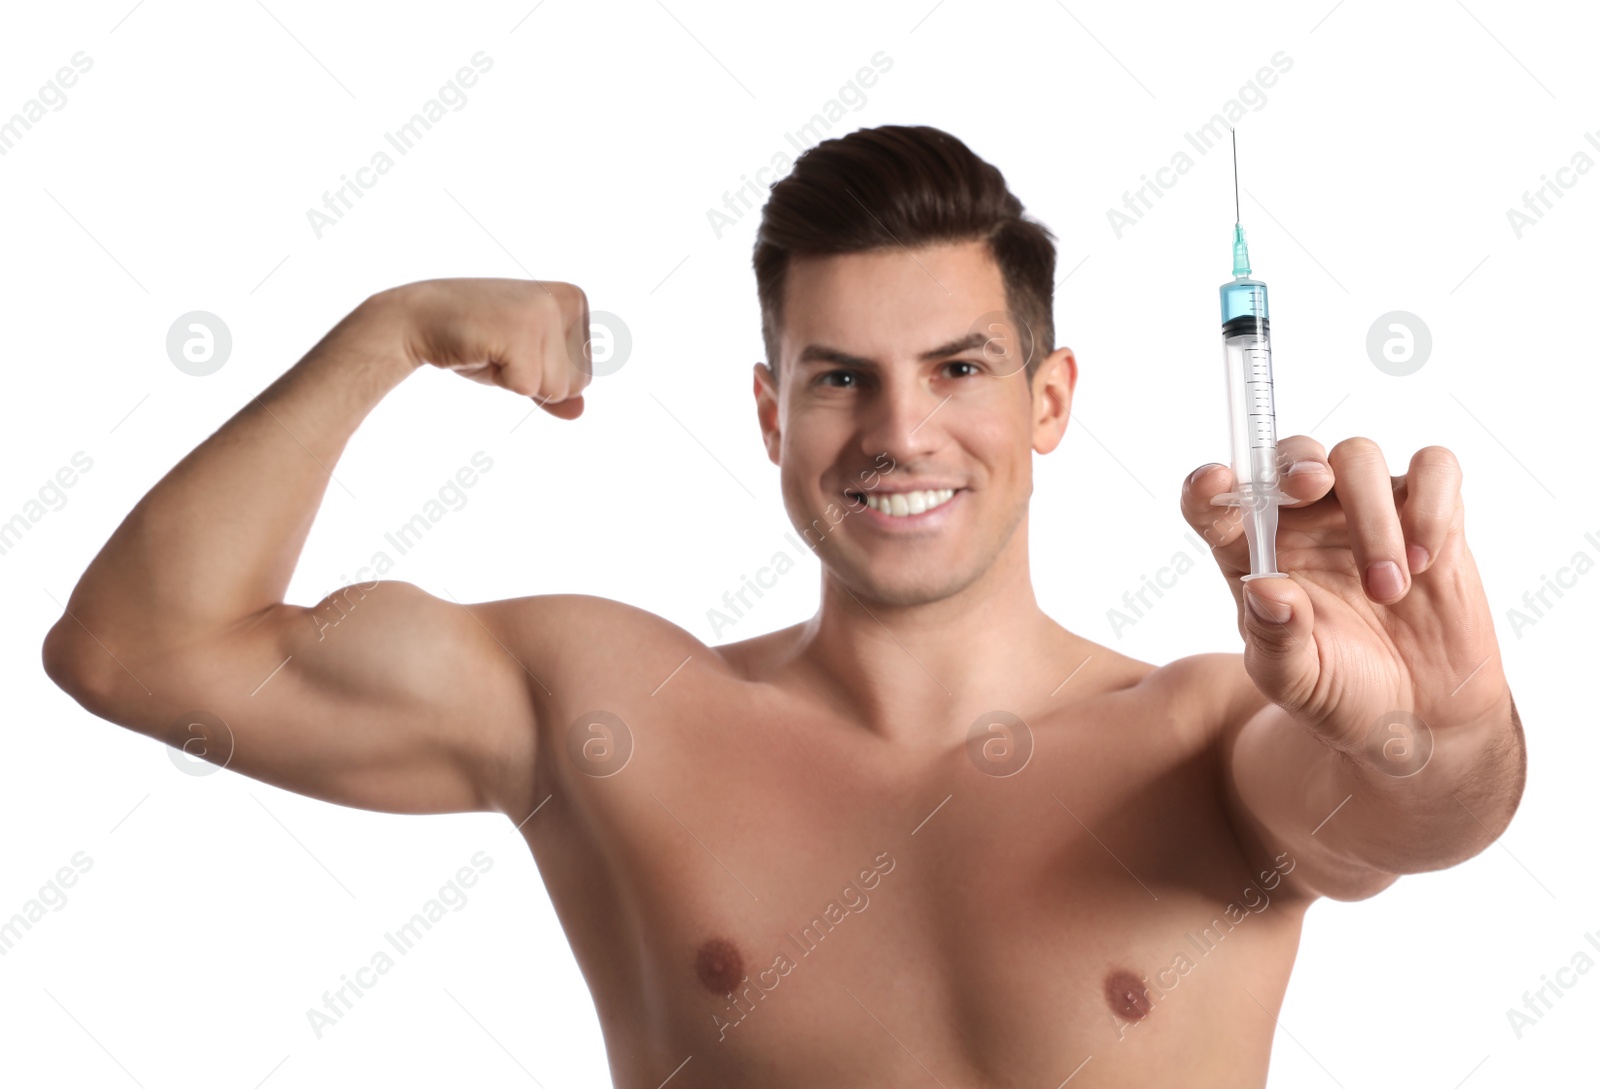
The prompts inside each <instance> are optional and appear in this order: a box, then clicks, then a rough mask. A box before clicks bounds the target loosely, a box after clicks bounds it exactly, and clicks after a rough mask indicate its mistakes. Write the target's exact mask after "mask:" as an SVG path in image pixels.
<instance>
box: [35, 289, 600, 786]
mask: <svg viewBox="0 0 1600 1089" xmlns="http://www.w3.org/2000/svg"><path fill="white" fill-rule="evenodd" d="M587 337H588V306H587V302H586V301H585V299H584V296H583V293H582V292H581V291H580V290H579V289H578V288H576V287H573V286H571V285H568V284H559V283H538V282H534V281H520V280H435V281H425V282H422V283H417V284H409V285H406V286H405V287H400V288H395V289H392V290H390V291H385V292H381V293H379V294H377V295H374V296H373V297H372V298H370V299H368V300H367V301H366V302H364V303H362V304H361V305H360V306H359V307H357V308H356V309H355V310H354V311H352V312H351V313H350V315H349V316H347V317H346V318H345V319H344V320H343V321H341V322H340V323H339V324H338V325H337V326H335V327H334V329H333V330H332V331H330V332H329V333H328V334H327V336H325V337H323V339H322V340H321V341H320V342H319V343H318V344H317V345H316V346H315V347H314V348H312V349H311V351H310V352H308V353H307V354H306V356H305V358H304V359H302V360H301V361H300V362H299V363H298V364H296V365H295V366H294V367H293V368H292V369H290V370H289V371H288V372H287V373H285V374H284V375H283V376H282V377H281V378H279V379H278V380H277V381H276V382H274V383H273V384H272V385H271V386H270V387H269V388H268V389H267V390H265V391H264V392H263V393H262V394H261V395H260V396H259V397H257V398H255V399H253V400H252V401H251V403H250V404H248V405H247V406H245V408H244V409H242V410H241V411H240V412H239V413H238V414H237V415H235V416H234V417H233V418H232V419H230V420H229V421H228V422H227V423H226V424H224V425H223V426H222V427H221V428H219V429H218V430H217V431H216V432H215V433H214V434H213V435H211V437H210V438H208V439H206V441H205V442H203V443H201V444H200V446H198V447H197V448H196V449H195V450H193V451H192V452H191V453H190V454H189V455H188V456H187V457H185V458H184V459H183V460H182V461H180V462H179V463H178V464H177V465H176V466H175V467H174V468H173V469H172V470H171V471H170V472H169V473H167V475H166V476H165V477H163V478H162V480H161V481H160V482H159V483H158V484H156V486H155V487H154V488H152V489H151V490H150V492H149V493H148V494H147V495H146V496H145V497H144V498H143V499H142V500H140V502H139V503H138V505H137V506H135V507H134V509H133V511H132V512H131V513H129V515H128V516H127V518H126V519H125V520H124V521H123V523H122V524H121V525H120V526H119V527H118V528H117V530H116V532H115V533H114V534H113V535H112V537H111V539H110V540H109V541H108V542H107V543H106V545H105V547H104V548H102V549H101V551H100V553H99V555H98V556H96V557H95V559H94V561H93V562H92V563H91V564H90V565H89V568H88V570H87V571H85V573H84V575H83V577H82V578H81V579H80V580H79V582H78V585H77V587H76V588H75V589H74V590H73V593H72V596H71V598H70V600H69V601H68V603H67V615H65V616H63V617H62V618H61V620H59V621H58V622H57V623H56V625H55V626H54V627H53V628H52V629H51V630H50V632H49V634H48V635H47V637H46V639H45V642H44V647H43V656H44V665H45V669H46V672H47V673H48V674H49V675H50V677H51V679H52V680H54V681H55V682H56V683H57V684H58V685H60V686H61V687H62V688H63V689H65V690H66V691H67V692H68V693H70V694H71V695H72V696H73V697H74V698H76V699H77V700H78V701H79V702H80V703H82V704H83V705H84V706H85V707H87V708H88V709H89V710H90V711H92V712H94V713H95V714H97V715H100V716H101V717H103V718H107V719H110V720H111V721H113V722H116V723H118V724H120V725H123V726H126V727H129V728H130V729H133V730H137V731H138V732H140V733H143V734H147V735H149V736H151V737H156V738H159V739H161V740H163V741H166V742H168V743H170V744H173V745H177V746H184V745H185V744H186V743H192V742H194V741H195V740H196V735H204V739H203V741H201V742H200V744H202V745H203V746H204V748H203V751H204V753H205V755H206V756H207V758H208V759H213V760H216V761H218V762H222V761H224V760H225V761H226V762H227V764H228V766H229V767H231V768H233V769H234V770H237V771H240V772H242V773H244V774H246V775H250V776H253V777H256V778H259V779H262V780H265V781H267V782H271V783H274V784H275V785H278V786H282V787H285V788H287V789H290V790H295V791H298V792H300V793H304V794H310V795H313V796H315V797H320V798H324V799H327V800H330V801H336V802H342V803H344V804H348V805H355V806H361V807H363V808H371V809H383V810H389V811H394V812H441V811H455V810H473V809H499V808H503V807H506V806H515V805H519V804H520V803H521V797H520V792H521V791H524V790H526V789H527V784H529V783H530V782H531V770H532V767H531V765H532V760H533V752H534V732H533V705H532V696H531V694H530V692H529V691H528V685H529V683H530V681H529V673H528V672H527V667H526V665H525V664H523V663H520V662H518V661H517V660H515V659H514V658H513V657H512V656H511V654H510V653H509V652H508V651H507V650H506V648H505V638H504V637H503V635H498V634H497V632H499V631H501V629H503V628H504V627H505V625H506V624H507V622H508V616H509V612H510V610H511V608H512V606H513V603H508V602H496V603H490V604H487V605H474V606H461V605H457V604H455V603H452V602H447V601H442V600H440V599H438V598H435V597H433V596H432V595H430V594H427V593H425V592H423V591H422V590H420V589H418V588H417V587H415V586H412V585H410V584H407V583H403V582H380V583H377V584H375V585H374V584H371V583H368V584H365V585H361V586H352V587H346V588H345V589H343V590H340V591H336V592H335V593H334V594H332V595H329V598H328V599H325V601H324V602H322V603H321V604H319V605H318V606H312V607H304V606H295V605H288V604H285V603H284V601H283V595H284V593H285V590H286V588H287V586H288V584H289V579H290V576H291V575H292V574H293V571H294V566H295V563H296V562H297V560H298V558H299V555H300V551H301V548H302V547H303V545H304V543H305V540H306V536H307V534H308V533H309V531H310V529H311V523H312V521H313V519H314V517H315V515H316V512H317V508H318V506H319V505H320V503H321V501H322V497H323V494H324V493H325V491H326V489H327V486H328V479H329V477H330V475H331V473H332V471H333V468H334V466H335V464H336V463H337V461H338V459H339V455H340V454H341V453H342V452H343V450H344V447H345V444H346V443H347V442H348V441H349V439H350V436H351V435H352V434H353V433H354V431H355V429H356V427H357V426H359V424H360V423H361V421H362V420H363V419H364V418H365V417H366V415H367V413H368V412H370V411H371V410H372V408H373V407H374V406H375V405H376V404H377V403H378V402H379V401H380V400H381V399H382V398H383V397H384V396H385V395H386V394H387V393H388V392H389V391H390V390H392V389H393V388H394V387H395V386H397V385H399V383H400V382H401V381H403V380H404V379H405V378H406V376H407V375H409V374H410V373H411V372H412V371H414V370H415V369H416V368H417V367H418V366H420V365H422V364H423V363H431V364H433V365H436V366H440V367H445V368H449V369H452V370H457V371H459V372H461V373H463V374H465V375H467V376H468V377H471V378H473V379H475V380H477V381H480V382H484V383H487V384H494V385H500V386H503V387H505V388H507V389H510V390H513V391H515V392H517V393H521V394H523V395H526V396H530V397H533V398H534V399H535V400H536V401H537V402H538V403H539V404H540V405H541V406H542V407H544V408H545V409H546V411H548V412H550V413H551V414H552V415H555V416H558V417H562V418H566V419H572V418H574V417H576V416H577V415H578V414H580V413H581V412H582V411H583V400H582V390H583V388H584V387H585V386H586V385H587V383H588V381H589V369H588V366H587V356H586V341H587ZM334 608H336V609H338V610H339V613H338V614H337V615H340V616H345V617H346V618H345V619H342V620H341V621H340V623H339V624H338V625H337V626H336V627H330V624H329V623H328V621H327V619H326V618H327V616H328V615H330V609H334ZM269 678H270V679H269ZM263 682H265V683H263ZM197 711H198V712H203V714H201V715H196V714H194V712H197ZM213 716H214V718H215V719H216V720H220V722H221V724H222V725H220V726H219V725H218V724H217V723H216V722H214V721H213ZM213 734H215V735H216V736H212V735H213ZM190 747H191V749H193V748H194V747H195V746H194V745H193V744H191V745H190Z"/></svg>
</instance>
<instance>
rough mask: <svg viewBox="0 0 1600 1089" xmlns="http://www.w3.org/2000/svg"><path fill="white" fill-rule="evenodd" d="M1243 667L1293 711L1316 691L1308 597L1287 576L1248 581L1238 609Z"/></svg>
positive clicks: (1272, 697)
mask: <svg viewBox="0 0 1600 1089" xmlns="http://www.w3.org/2000/svg"><path fill="white" fill-rule="evenodd" d="M1239 626H1240V634H1241V635H1243V636H1244V642H1245V649H1244V665H1245V671H1246V672H1247V673H1249V674H1250V679H1251V680H1253V681H1255V683H1256V687H1257V688H1259V689H1261V693H1262V694H1263V695H1264V696H1266V697H1267V698H1268V699H1270V700H1272V702H1274V703H1276V704H1277V705H1278V706H1280V707H1282V708H1284V709H1285V710H1287V711H1290V712H1291V713H1292V712H1295V711H1298V710H1299V709H1300V708H1301V707H1303V706H1305V705H1306V704H1307V702H1309V700H1310V699H1311V697H1312V695H1313V694H1314V693H1315V692H1316V690H1317V676H1318V672H1319V669H1320V666H1319V662H1318V658H1317V655H1316V653H1315V652H1314V651H1312V649H1311V647H1312V645H1313V644H1312V639H1311V633H1312V628H1313V627H1314V626H1315V617H1314V616H1313V615H1312V608H1311V598H1310V597H1309V596H1307V594H1306V592H1305V590H1304V589H1303V588H1301V586H1300V585H1299V584H1298V583H1296V582H1295V581H1294V580H1293V579H1292V578H1290V577H1288V576H1287V575H1282V576H1278V577H1276V578H1257V579H1249V580H1247V581H1246V582H1245V583H1244V606H1243V608H1241V609H1240V618H1239Z"/></svg>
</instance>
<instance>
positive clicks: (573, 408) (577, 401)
mask: <svg viewBox="0 0 1600 1089" xmlns="http://www.w3.org/2000/svg"><path fill="white" fill-rule="evenodd" d="M539 407H540V408H542V409H544V410H545V411H546V412H548V413H550V415H552V416H555V417H556V418H557V419H562V420H576V419H577V418H578V417H579V416H582V415H583V394H581V393H579V394H576V395H575V396H572V397H568V398H567V399H566V400H565V401H545V402H542V403H541V404H540V405H539Z"/></svg>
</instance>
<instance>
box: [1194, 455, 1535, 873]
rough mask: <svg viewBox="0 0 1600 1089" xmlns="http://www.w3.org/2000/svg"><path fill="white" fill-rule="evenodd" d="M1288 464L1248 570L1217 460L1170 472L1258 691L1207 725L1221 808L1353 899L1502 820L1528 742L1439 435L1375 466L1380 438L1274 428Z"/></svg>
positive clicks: (1495, 828)
mask: <svg viewBox="0 0 1600 1089" xmlns="http://www.w3.org/2000/svg"><path fill="white" fill-rule="evenodd" d="M1278 449H1279V456H1280V459H1281V460H1283V461H1284V462H1285V464H1286V465H1287V464H1288V463H1290V462H1294V463H1296V464H1298V465H1303V466H1305V468H1303V469H1301V470H1300V471H1299V472H1292V473H1286V474H1285V475H1284V476H1283V477H1282V487H1283V488H1284V490H1285V491H1287V492H1289V493H1290V494H1291V495H1292V496H1294V497H1295V498H1296V499H1297V502H1295V503H1294V504H1292V505H1288V506H1285V507H1283V508H1282V511H1281V516H1280V517H1281V520H1280V524H1279V530H1278V559H1279V565H1280V567H1281V568H1282V569H1283V571H1285V572H1286V573H1287V577H1285V578H1262V579H1253V580H1251V581H1250V582H1249V583H1247V584H1246V583H1242V582H1241V581H1240V578H1239V576H1241V575H1243V574H1248V573H1249V570H1250V561H1249V555H1248V550H1247V547H1246V544H1245V541H1244V540H1243V536H1242V533H1241V531H1240V520H1239V518H1238V512H1237V509H1230V508H1226V507H1218V506H1213V505H1211V503H1210V499H1211V497H1212V496H1214V495H1217V494H1219V493H1221V492H1225V491H1227V490H1229V488H1230V487H1231V486H1232V483H1233V481H1232V474H1231V473H1230V472H1228V471H1227V468H1226V467H1225V466H1217V465H1212V466H1203V467H1202V468H1201V469H1198V470H1196V471H1195V473H1193V474H1192V475H1191V476H1190V478H1189V480H1188V482H1186V484H1185V486H1184V492H1183V511H1184V515H1185V517H1186V518H1187V519H1188V521H1189V523H1190V525H1192V526H1193V527H1194V528H1195V529H1197V530H1199V531H1200V532H1202V533H1204V534H1205V535H1206V539H1207V540H1208V542H1209V543H1210V544H1211V546H1212V552H1213V555H1214V556H1215V557H1216V559H1217V562H1218V564H1219V566H1220V567H1221V569H1222V571H1223V574H1224V575H1225V576H1226V577H1227V579H1228V584H1229V586H1230V588H1231V589H1232V591H1233V594H1234V599H1235V602H1236V604H1237V607H1238V623H1239V630H1240V633H1241V634H1242V635H1243V636H1244V640H1245V654H1244V665H1245V668H1246V670H1247V671H1248V673H1249V675H1250V678H1251V680H1252V681H1254V682H1255V685H1256V687H1257V688H1258V689H1259V690H1260V693H1261V695H1262V696H1264V697H1265V700H1266V701H1267V702H1266V704H1265V706H1264V707H1261V709H1260V710H1258V711H1256V712H1255V713H1254V714H1253V715H1249V716H1246V717H1244V718H1243V719H1242V720H1241V721H1237V722H1235V723H1233V724H1232V725H1230V727H1229V728H1228V729H1227V730H1226V731H1225V732H1224V735H1223V737H1222V750H1221V757H1222V759H1221V763H1220V767H1221V771H1222V774H1223V776H1224V779H1225V792H1226V796H1227V800H1228V804H1229V810H1230V813H1231V815H1232V816H1233V819H1234V823H1235V827H1236V828H1237V829H1238V831H1239V833H1240V837H1241V839H1242V840H1245V841H1247V842H1248V841H1254V842H1255V843H1256V844H1259V845H1263V846H1265V847H1266V848H1268V850H1267V851H1266V853H1267V854H1275V853H1276V852H1278V851H1285V850H1286V851H1288V852H1289V854H1290V855H1291V856H1293V857H1294V858H1295V859H1296V860H1297V865H1296V869H1295V872H1294V874H1293V877H1292V879H1291V883H1292V884H1294V885H1295V886H1297V887H1299V888H1301V889H1303V890H1305V891H1307V892H1309V893H1311V894H1313V895H1324V896H1329V897H1333V898H1335V899H1341V900H1354V899H1361V898H1363V897H1366V896H1371V895H1373V894H1374V893H1376V892H1378V891H1380V890H1382V889H1383V888H1386V887H1387V886H1388V885H1390V884H1392V883H1393V882H1394V881H1395V880H1396V879H1397V877H1398V875H1400V874H1405V873H1419V872H1423V871H1427V870H1439V869H1443V868H1445V867H1447V866H1452V865H1455V864H1456V863H1458V862H1461V861H1463V860H1465V859H1467V858H1470V857H1472V856H1473V855H1475V854H1477V853H1478V852H1479V851H1482V850H1483V849H1484V848H1485V847H1487V846H1488V845H1489V844H1490V843H1492V842H1493V841H1494V840H1495V839H1496V838H1497V837H1498V836H1499V835H1500V834H1501V833H1502V832H1503V831H1505V828H1506V826H1507V825H1508V824H1509V823H1510V821H1511V817H1512V814H1513V813H1515V811H1516V808H1517V804H1518V802H1519V800H1520V799H1521V796H1522V789H1523V784H1524V780H1525V771H1526V766H1527V756H1526V750H1525V744H1524V740H1523V732H1522V723H1521V721H1520V720H1519V719H1518V717H1517V713H1516V706H1515V704H1514V703H1513V702H1512V699H1511V691H1510V689H1509V687H1508V686H1507V683H1506V677H1505V673H1504V671H1503V670H1502V668H1501V662H1500V652H1499V647H1498V645H1497V643H1496V640H1495V634H1494V623H1493V618H1492V615H1491V613H1490V610H1489V603H1488V599H1487V597H1486V595H1485V593H1484V588H1483V583H1482V580H1481V579H1480V577H1479V575H1478V570H1477V565H1476V564H1475V563H1474V562H1473V558H1472V553H1471V552H1470V551H1469V550H1468V548H1467V542H1466V534H1465V528H1464V517H1465V516H1464V512H1463V505H1462V499H1461V471H1460V467H1459V466H1458V465H1457V463H1456V459H1455V457H1454V455H1452V454H1451V453H1450V451H1449V450H1446V449H1445V448H1443V447H1439V446H1430V447H1425V448H1424V449H1422V450H1419V451H1418V452H1417V453H1416V454H1415V455H1414V456H1413V457H1412V459H1411V464H1410V466H1409V470H1408V472H1407V473H1406V474H1405V475H1404V476H1399V477H1391V476H1390V475H1389V472H1388V469H1387V468H1386V467H1385V465H1384V460H1383V455H1382V453H1381V451H1380V450H1379V449H1378V447H1377V445H1376V444H1374V443H1372V442H1371V441H1370V440H1367V439H1347V440H1345V441H1344V442H1341V443H1339V444H1338V445H1337V446H1335V447H1334V448H1333V450H1332V451H1331V452H1330V453H1329V454H1328V455H1327V456H1324V455H1323V451H1322V447H1321V446H1320V445H1319V444H1318V443H1316V442H1315V441H1314V440H1312V439H1310V438H1308V437H1305V436H1295V437H1293V438H1290V439H1286V440H1284V441H1283V442H1282V443H1280V444H1279V448H1278Z"/></svg>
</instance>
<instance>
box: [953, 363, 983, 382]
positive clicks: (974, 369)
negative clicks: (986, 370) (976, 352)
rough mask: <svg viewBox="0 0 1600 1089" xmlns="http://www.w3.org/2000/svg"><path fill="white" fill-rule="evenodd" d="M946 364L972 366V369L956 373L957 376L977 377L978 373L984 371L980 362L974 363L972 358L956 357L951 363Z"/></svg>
mask: <svg viewBox="0 0 1600 1089" xmlns="http://www.w3.org/2000/svg"><path fill="white" fill-rule="evenodd" d="M945 366H946V367H968V368H971V369H970V370H968V371H967V372H966V373H964V374H956V375H954V377H956V378H976V377H977V376H978V375H980V374H982V373H983V367H982V366H981V365H980V364H978V363H974V362H973V361H972V360H970V359H954V360H951V361H950V362H949V363H946V364H945Z"/></svg>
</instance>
